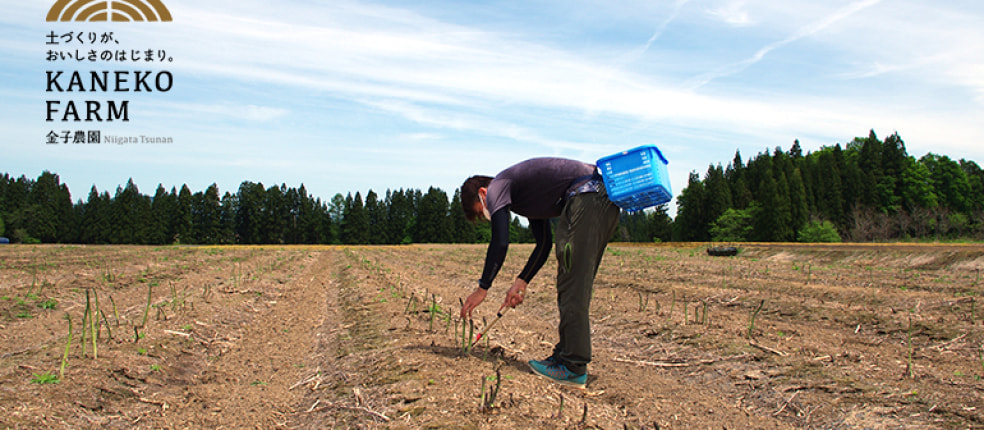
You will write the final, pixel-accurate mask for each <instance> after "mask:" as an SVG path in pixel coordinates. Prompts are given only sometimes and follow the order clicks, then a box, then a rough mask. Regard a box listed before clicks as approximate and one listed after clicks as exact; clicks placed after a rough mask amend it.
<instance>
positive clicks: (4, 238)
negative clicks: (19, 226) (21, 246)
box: [0, 237, 10, 245]
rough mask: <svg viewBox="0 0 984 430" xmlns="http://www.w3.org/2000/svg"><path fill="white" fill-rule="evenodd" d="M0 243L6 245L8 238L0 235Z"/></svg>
mask: <svg viewBox="0 0 984 430" xmlns="http://www.w3.org/2000/svg"><path fill="white" fill-rule="evenodd" d="M0 243H2V244H4V245H6V244H8V243H10V239H7V238H6V237H0Z"/></svg>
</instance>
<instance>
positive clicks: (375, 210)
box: [366, 190, 389, 245]
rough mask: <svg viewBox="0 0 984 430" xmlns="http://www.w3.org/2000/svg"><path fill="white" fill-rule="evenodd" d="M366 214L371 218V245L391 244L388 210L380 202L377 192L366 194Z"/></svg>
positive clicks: (370, 191) (371, 191)
mask: <svg viewBox="0 0 984 430" xmlns="http://www.w3.org/2000/svg"><path fill="white" fill-rule="evenodd" d="M366 214H367V215H368V217H369V243H371V244H375V245H378V244H383V243H389V239H388V238H387V237H386V236H387V233H388V231H387V229H386V208H385V207H383V204H382V202H380V201H379V196H377V195H376V192H375V191H373V190H369V192H368V193H366Z"/></svg>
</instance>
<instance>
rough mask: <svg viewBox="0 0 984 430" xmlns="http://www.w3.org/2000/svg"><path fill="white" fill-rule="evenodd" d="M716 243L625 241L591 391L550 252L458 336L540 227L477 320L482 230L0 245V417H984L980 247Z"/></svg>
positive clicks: (459, 420)
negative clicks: (468, 239) (417, 240)
mask: <svg viewBox="0 0 984 430" xmlns="http://www.w3.org/2000/svg"><path fill="white" fill-rule="evenodd" d="M707 246H708V245H706V244H667V245H643V246H633V245H628V244H612V245H611V246H609V249H608V251H607V253H606V256H605V258H604V260H603V262H602V267H601V269H600V270H599V273H598V278H597V281H596V283H595V292H594V297H593V300H592V315H591V318H592V330H593V345H594V361H593V362H592V363H591V365H590V366H589V375H590V376H589V379H588V386H587V389H585V390H577V389H572V388H566V387H561V386H557V385H553V384H551V383H549V382H548V381H545V380H543V379H540V378H538V377H537V376H535V375H533V374H532V373H530V371H529V369H528V366H527V364H526V362H527V361H528V360H531V359H542V358H545V357H546V356H547V355H549V353H550V351H551V348H552V344H553V342H554V341H555V340H556V336H557V334H556V324H557V309H556V301H555V295H554V290H553V289H554V283H553V278H554V273H555V272H556V263H555V261H553V260H552V259H551V261H549V262H548V263H547V265H546V266H545V267H544V268H543V270H541V272H540V273H539V275H537V277H536V278H535V279H534V281H533V283H532V284H531V285H530V288H529V292H528V295H527V298H526V302H525V303H524V304H522V305H521V306H519V307H517V308H516V309H513V310H510V311H509V312H507V313H506V314H505V315H504V316H503V317H502V319H501V320H500V321H499V322H498V323H497V324H496V325H495V326H494V327H493V328H492V329H491V330H490V331H489V334H488V335H486V336H485V337H484V338H483V339H482V340H481V341H480V342H478V343H476V344H475V345H474V346H472V347H471V349H470V350H468V351H467V352H465V348H464V347H463V340H462V339H466V340H465V341H464V343H465V344H466V346H467V339H470V338H473V337H474V336H475V335H476V334H477V333H478V331H479V330H481V329H482V328H483V327H484V326H485V324H488V323H490V322H492V320H493V318H494V316H495V312H496V310H497V309H498V307H499V305H500V304H501V302H502V300H503V298H504V295H505V291H506V289H507V287H508V285H509V283H510V282H511V280H512V277H513V276H515V274H516V273H518V272H519V270H520V269H521V268H522V265H523V264H524V263H525V259H526V257H527V255H528V253H529V252H530V251H531V248H530V245H513V246H512V249H510V253H509V257H508V258H507V261H506V265H505V266H504V268H503V270H502V272H501V273H500V275H499V279H498V280H497V282H496V285H495V286H494V287H493V289H492V291H491V292H490V294H489V298H488V299H487V301H486V302H485V303H484V304H483V305H482V306H480V307H479V309H478V310H477V313H478V314H479V315H480V317H479V318H477V319H476V320H475V321H473V324H474V327H469V326H468V324H462V322H461V321H459V318H458V317H457V315H458V312H459V309H460V304H459V300H461V299H463V298H464V297H466V296H467V295H468V293H469V292H470V291H471V290H472V289H473V288H474V287H475V286H476V285H477V282H476V281H477V279H478V277H479V272H480V270H481V264H482V258H483V256H484V254H485V247H484V246H482V245H467V246H457V245H434V246H403V247H136V246H85V247H82V246H13V245H9V246H2V247H0V429H22V428H23V429H26V428H53V429H62V428H64V429H68V428H72V429H76V428H108V429H114V428H121V429H122V428H126V429H129V428H147V429H150V428H153V429H188V428H210V429H212V428H216V429H222V428H224V429H235V428H262V429H269V428H298V429H321V428H395V429H416V428H459V429H485V428H503V429H514V428H532V429H555V428H579V429H587V428H598V429H657V428H658V429H695V428H700V429H786V428H811V429H812V428H816V429H868V428H871V429H895V428H906V429H920V428H926V429H929V428H933V429H936V428H952V429H966V428H984V303H982V292H984V287H982V285H981V269H982V268H984V246H982V245H905V244H884V245H796V244H745V245H742V246H741V252H740V253H739V254H738V255H737V256H735V257H711V256H708V255H707V253H706V252H705V250H706V248H707ZM86 309H89V314H90V315H93V316H94V317H95V318H91V319H90V318H84V315H85V314H86ZM69 321H71V324H70V322H69ZM93 326H95V327H94V328H95V330H93ZM463 331H464V334H462V333H463ZM93 332H95V333H96V334H97V336H96V339H95V341H93V336H92V333H93ZM70 333H71V335H70ZM83 336H84V337H83ZM63 365H64V369H63V371H62V366H63Z"/></svg>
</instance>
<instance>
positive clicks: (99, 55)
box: [44, 0, 174, 145]
mask: <svg viewBox="0 0 984 430" xmlns="http://www.w3.org/2000/svg"><path fill="white" fill-rule="evenodd" d="M46 20H47V22H95V23H107V22H114V23H116V22H134V21H138V22H148V21H151V22H162V21H163V22H171V21H172V18H171V12H170V11H168V9H167V7H165V6H164V3H162V2H161V0H55V3H54V5H52V6H51V9H50V10H49V11H48V16H47V18H46ZM123 39H125V37H120V34H118V33H117V32H114V31H107V29H105V28H99V29H85V30H82V31H79V30H72V31H55V30H50V31H48V32H47V34H45V35H44V46H45V55H44V58H45V61H46V62H47V63H48V64H49V66H48V67H47V70H45V77H46V78H47V79H46V80H45V82H46V83H47V85H46V86H45V95H46V97H45V101H44V102H45V107H46V109H45V110H46V112H45V113H46V115H45V122H47V123H59V124H60V126H57V127H58V128H49V129H48V130H47V131H46V132H45V135H44V142H45V143H46V144H48V145H59V144H63V145H69V144H102V143H110V144H120V145H122V144H128V143H144V144H147V143H149V144H158V143H165V144H167V143H172V139H171V138H170V137H164V136H146V135H141V134H135V133H126V134H127V135H123V136H121V135H120V134H121V133H120V131H118V130H117V131H111V132H106V133H104V132H103V131H104V130H100V129H99V128H97V127H92V126H94V125H96V124H101V123H113V122H117V121H119V122H123V123H129V122H130V100H127V99H128V98H129V97H128V96H129V95H131V94H141V93H159V94H166V93H168V92H170V91H171V89H172V88H173V84H174V75H173V74H172V73H171V72H170V71H169V70H166V68H167V67H168V65H170V64H172V63H173V61H174V58H173V57H172V56H171V55H169V53H168V51H167V50H166V49H164V47H163V46H160V45H158V44H156V43H152V44H145V42H139V44H136V42H129V43H125V42H128V41H125V40H123ZM162 68H164V70H160V69H162ZM97 69H102V70H97ZM154 69H158V70H156V71H155V70H154ZM96 94H103V95H105V96H106V98H105V99H102V100H99V99H96V97H95V95H96ZM82 124H85V125H86V126H85V127H80V126H81V125H82ZM51 125H52V126H54V124H51Z"/></svg>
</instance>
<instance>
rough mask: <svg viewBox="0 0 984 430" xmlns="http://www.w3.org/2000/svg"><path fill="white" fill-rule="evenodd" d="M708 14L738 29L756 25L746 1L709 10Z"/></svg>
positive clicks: (734, 2)
mask: <svg viewBox="0 0 984 430" xmlns="http://www.w3.org/2000/svg"><path fill="white" fill-rule="evenodd" d="M707 14H708V15H710V16H711V17H713V18H715V19H717V20H719V21H722V22H724V23H726V24H728V25H733V26H736V27H744V26H749V25H753V24H754V23H753V22H752V19H751V17H749V15H748V11H747V10H746V8H745V2H744V1H733V2H730V3H728V4H726V5H723V6H720V7H717V8H713V9H708V10H707Z"/></svg>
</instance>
